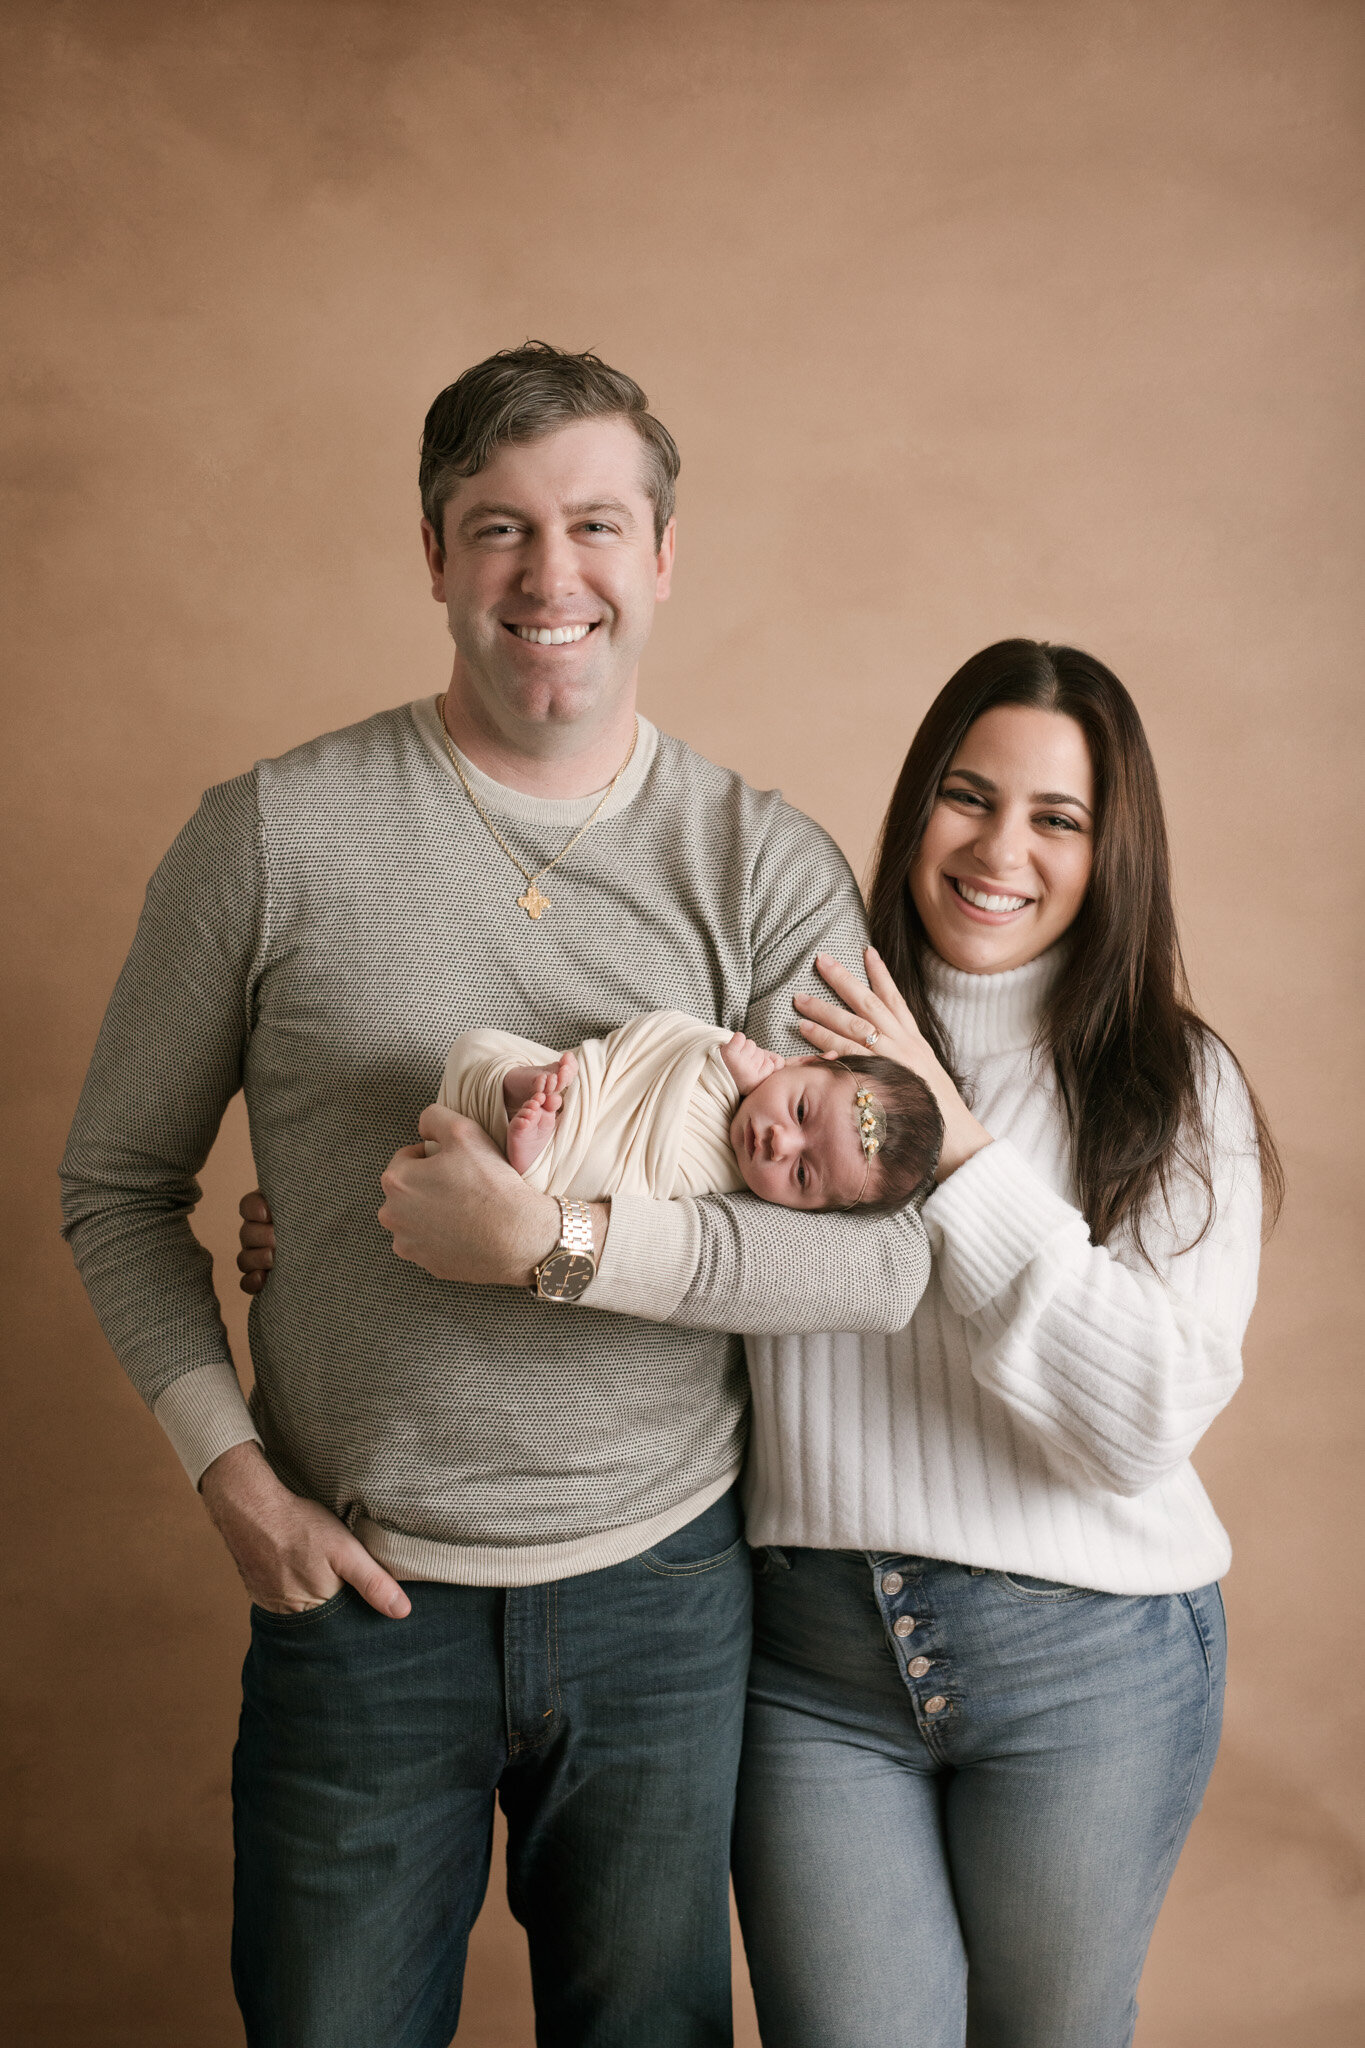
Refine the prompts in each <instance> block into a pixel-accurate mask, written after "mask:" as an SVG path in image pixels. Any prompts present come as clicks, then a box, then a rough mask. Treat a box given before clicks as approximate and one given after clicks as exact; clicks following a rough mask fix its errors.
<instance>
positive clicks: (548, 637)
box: [502, 619, 601, 647]
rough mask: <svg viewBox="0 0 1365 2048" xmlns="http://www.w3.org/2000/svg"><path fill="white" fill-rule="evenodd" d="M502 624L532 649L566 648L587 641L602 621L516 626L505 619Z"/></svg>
mask: <svg viewBox="0 0 1365 2048" xmlns="http://www.w3.org/2000/svg"><path fill="white" fill-rule="evenodd" d="M502 623H503V625H504V626H506V628H507V630H508V632H509V633H515V634H516V636H517V638H518V640H525V641H526V642H527V644H528V645H529V646H531V647H565V646H569V645H572V643H573V642H574V641H576V640H586V639H587V637H588V635H589V633H592V632H595V631H596V629H597V627H598V626H599V625H600V624H601V620H600V619H593V620H591V621H590V622H589V623H588V624H587V625H582V626H516V625H513V623H512V621H511V620H510V619H504V620H503V621H502Z"/></svg>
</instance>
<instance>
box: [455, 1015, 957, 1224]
mask: <svg viewBox="0 0 1365 2048" xmlns="http://www.w3.org/2000/svg"><path fill="white" fill-rule="evenodd" d="M874 1083H875V1089H874V1086H873V1084H874ZM440 1100H441V1102H442V1103H443V1104H444V1106H445V1107H446V1108H447V1109H452V1110H454V1111H455V1112H456V1113H457V1114H458V1115H460V1116H467V1117H469V1118H471V1119H472V1120H473V1121H474V1122H475V1123H478V1124H481V1125H482V1126H483V1128H484V1130H486V1131H487V1132H488V1134H489V1136H490V1137H491V1138H492V1139H493V1140H494V1141H495V1143H497V1144H498V1145H499V1146H501V1148H502V1150H503V1151H504V1152H506V1153H507V1155H508V1157H509V1159H510V1160H511V1162H512V1164H513V1165H514V1166H515V1167H516V1168H517V1170H518V1172H520V1173H521V1175H522V1177H523V1178H524V1179H525V1180H526V1181H527V1182H528V1184H529V1185H530V1186H532V1187H534V1188H536V1189H538V1190H539V1191H540V1192H541V1193H543V1194H548V1195H557V1196H560V1197H562V1198H576V1199H577V1200H579V1201H601V1200H604V1199H606V1198H607V1197H609V1196H611V1195H614V1194H633V1195H646V1196H649V1197H650V1198H652V1199H653V1200H655V1201H664V1202H666V1201H672V1200H675V1199H677V1198H680V1197H683V1196H689V1195H707V1194H728V1193H732V1192H734V1191H735V1190H737V1189H739V1188H742V1187H748V1188H749V1189H751V1190H752V1192H753V1193H755V1194H757V1195H759V1196H761V1197H762V1199H763V1200H765V1201H770V1202H776V1203H779V1204H781V1205H782V1206H784V1207H789V1208H798V1209H800V1208H806V1209H824V1208H854V1207H860V1206H861V1207H875V1208H881V1209H887V1208H898V1207H900V1206H901V1205H902V1204H903V1203H905V1202H907V1201H909V1200H911V1199H912V1198H913V1197H914V1196H915V1195H916V1194H917V1193H919V1192H921V1191H922V1190H923V1189H924V1188H925V1187H926V1186H927V1184H928V1181H929V1177H930V1176H931V1175H932V1173H933V1169H934V1166H935V1164H936V1163H937V1160H938V1151H939V1145H940V1142H941V1139H942V1134H943V1125H942V1120H941V1118H940V1116H939V1112H938V1106H937V1104H936V1103H935V1101H934V1099H933V1096H932V1095H931V1093H930V1091H929V1089H928V1088H927V1086H926V1085H925V1083H924V1082H923V1081H922V1080H921V1079H920V1078H919V1076H918V1075H916V1074H912V1073H910V1072H909V1071H908V1070H907V1069H906V1068H904V1067H901V1066H898V1065H897V1064H896V1063H895V1062H893V1061H890V1060H887V1059H878V1058H874V1057H872V1056H871V1055H868V1056H859V1057H853V1058H850V1059H845V1060H840V1061H837V1062H833V1063H831V1062H828V1061H825V1060H822V1059H819V1058H815V1057H811V1058H806V1059H797V1060H784V1059H783V1058H781V1057H780V1055H778V1054H777V1053H772V1052H767V1051H765V1050H764V1049H763V1048H762V1047H761V1046H757V1045H754V1044H753V1043H752V1042H751V1041H750V1040H749V1039H747V1038H745V1037H744V1035H743V1033H742V1032H730V1031H726V1030H724V1029H722V1028H721V1027H719V1026H717V1025H714V1024H704V1023H702V1022H700V1021H699V1020H698V1019H697V1018H695V1017H689V1016H686V1015H684V1014H683V1013H682V1012H681V1011H679V1010H658V1011H652V1012H651V1013H650V1014H649V1015H647V1016H643V1017H633V1018H631V1020H630V1021H629V1022H628V1023H625V1024H622V1025H621V1026H620V1027H619V1028H618V1029H617V1030H615V1031H611V1032H608V1033H607V1035H606V1036H605V1037H604V1038H590V1039H588V1040H587V1041H586V1042H585V1043H584V1044H583V1045H580V1046H578V1047H576V1048H575V1050H574V1052H573V1053H572V1054H571V1055H570V1054H564V1053H560V1052H556V1051H555V1050H554V1049H553V1048H551V1047H549V1046H545V1045H537V1044H536V1043H535V1041H534V1040H532V1039H527V1038H520V1037H516V1036H514V1035H513V1034H512V1033H511V1032H507V1031H492V1030H482V1031H468V1032H466V1033H465V1034H464V1035H463V1036H462V1037H461V1038H458V1039H456V1041H455V1044H454V1045H453V1046H452V1047H451V1051H450V1056H449V1058H448V1060H447V1061H446V1069H445V1074H444V1077H443V1079H442V1082H441V1094H440ZM509 1132H510V1136H509Z"/></svg>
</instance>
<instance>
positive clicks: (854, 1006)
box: [792, 946, 991, 1180]
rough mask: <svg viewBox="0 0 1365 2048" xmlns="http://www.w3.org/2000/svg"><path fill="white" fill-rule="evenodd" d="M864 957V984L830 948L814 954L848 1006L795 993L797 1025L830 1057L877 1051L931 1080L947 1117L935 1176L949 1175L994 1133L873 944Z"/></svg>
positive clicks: (936, 1097)
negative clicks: (956, 1082) (935, 1049)
mask: <svg viewBox="0 0 1365 2048" xmlns="http://www.w3.org/2000/svg"><path fill="white" fill-rule="evenodd" d="M863 958H864V960H865V961H866V963H867V978H868V982H869V983H870V984H871V986H870V987H864V986H863V984H862V982H860V981H859V980H858V977H857V976H856V975H854V974H850V973H849V971H848V969H847V968H846V967H843V966H841V965H840V963H839V962H838V961H837V960H834V959H832V958H831V957H830V955H829V954H828V953H817V954H816V956H815V965H816V968H817V969H818V971H819V973H820V977H821V979H822V980H823V981H827V982H828V983H829V985H830V987H831V988H832V989H833V990H834V993H835V994H836V995H837V996H838V997H839V998H840V999H841V1001H842V1002H843V1004H844V1005H845V1007H844V1008H842V1009H841V1008H840V1007H839V1005H838V1004H836V1003H831V1002H829V1001H828V1000H827V999H826V998H825V997H824V996H794V997H793V998H792V1000H793V1002H794V1003H795V1005H796V1008H797V1009H798V1010H799V1011H800V1013H801V1020H802V1021H801V1023H800V1025H799V1026H798V1027H797V1028H798V1029H799V1031H800V1033H801V1036H802V1037H803V1038H804V1039H805V1040H806V1041H807V1043H808V1044H810V1045H813V1046H814V1047H815V1048H816V1050H817V1052H820V1053H823V1054H824V1056H825V1058H826V1059H831V1060H834V1059H844V1058H846V1057H847V1056H848V1055H849V1054H850V1053H861V1052H875V1053H877V1054H878V1055H879V1057H881V1058H883V1059H889V1060H898V1061H899V1062H900V1064H901V1066H903V1067H908V1068H909V1069H910V1071H911V1073H912V1074H918V1075H919V1077H920V1079H921V1080H922V1081H924V1082H926V1083H927V1084H928V1086H929V1088H930V1089H931V1090H932V1092H933V1096H934V1100H935V1101H936V1102H937V1104H938V1106H939V1110H940V1112H941V1114H942V1117H943V1151H942V1153H941V1155H940V1157H939V1162H938V1169H937V1174H936V1178H937V1179H938V1180H946V1179H947V1178H948V1175H949V1174H950V1173H955V1172H956V1171H957V1169H958V1167H959V1166H961V1165H962V1163H963V1161H964V1160H967V1159H970V1158H971V1157H972V1155H973V1153H975V1152H980V1151H981V1149H982V1147H983V1146H986V1145H989V1144H990V1142H991V1134H990V1132H989V1131H988V1130H986V1128H985V1127H984V1125H982V1124H979V1123H978V1122H977V1120H976V1118H975V1117H974V1116H973V1115H972V1113H971V1111H970V1110H969V1109H968V1107H967V1105H966V1103H965V1102H964V1101H963V1100H962V1097H961V1096H960V1095H959V1094H958V1092H957V1089H956V1088H955V1087H954V1086H953V1082H952V1077H951V1075H949V1074H948V1073H946V1072H945V1070H944V1069H943V1067H942V1066H940V1064H939V1062H938V1061H937V1060H936V1059H935V1058H934V1055H933V1053H932V1051H931V1050H930V1048H929V1045H928V1042H927V1041H926V1039H925V1036H924V1033H923V1032H922V1031H921V1030H920V1028H919V1025H918V1024H917V1023H916V1022H915V1020H914V1018H913V1017H912V1016H911V1014H910V1009H909V1005H908V1004H907V1003H906V1000H905V998H904V996H903V995H902V994H901V992H900V990H899V989H898V988H897V987H896V984H895V982H894V981H893V980H892V979H891V976H890V975H889V974H888V973H887V970H886V967H885V965H884V964H883V962H882V958H881V955H880V954H879V953H878V952H877V951H876V949H875V947H872V946H867V947H865V948H864V949H863ZM869 1038H871V1040H872V1042H871V1043H870V1044H869V1042H868V1041H869Z"/></svg>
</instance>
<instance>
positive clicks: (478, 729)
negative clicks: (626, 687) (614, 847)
mask: <svg viewBox="0 0 1365 2048" xmlns="http://www.w3.org/2000/svg"><path fill="white" fill-rule="evenodd" d="M440 709H441V717H442V719H443V721H444V724H445V729H446V731H447V732H448V733H449V735H450V737H451V739H452V740H453V741H454V743H455V745H456V746H457V747H458V748H459V750H460V752H461V753H462V754H463V755H464V756H465V758H466V760H469V761H472V762H473V764H474V766H475V767H476V768H478V769H480V770H481V771H482V773H483V774H485V775H487V776H488V777H489V778H490V779H491V780H492V781H494V782H500V783H501V784H502V785H503V787H504V788H505V789H515V790H517V791H519V792H520V794H521V795H522V796H541V797H550V798H558V799H559V800H560V801H563V800H565V799H569V798H573V797H577V796H591V795H592V794H593V793H594V792H595V791H596V790H599V789H605V788H606V786H607V784H608V783H609V782H610V781H611V779H612V777H613V776H614V775H615V774H617V773H618V771H619V770H620V769H621V768H622V767H623V766H624V764H625V761H626V757H627V755H628V754H629V752H630V749H631V747H632V746H633V744H634V741H635V692H634V690H633V689H632V690H631V691H630V692H629V694H628V697H627V698H626V699H625V700H623V701H622V703H621V704H619V705H618V706H617V707H616V708H615V711H614V712H613V714H612V716H611V717H610V718H608V719H606V720H604V721H603V722H602V723H601V724H600V725H596V724H595V725H593V727H592V728H591V729H590V730H589V731H587V732H581V731H579V730H578V729H577V728H575V727H572V726H558V727H555V728H546V727H538V728H537V729H536V731H535V733H534V735H533V736H531V737H530V743H528V744H523V743H520V742H519V740H518V738H517V737H516V736H515V735H508V734H506V733H502V732H499V731H497V730H496V729H495V728H493V727H492V726H490V725H489V724H488V723H486V722H485V721H484V720H483V719H480V718H478V717H477V716H476V715H474V714H473V713H471V710H470V708H469V707H468V706H467V705H466V704H465V703H464V702H463V701H462V699H461V698H460V697H459V695H458V694H457V692H456V691H455V690H453V689H451V690H447V692H446V694H445V696H444V697H443V698H442V699H441V702H440Z"/></svg>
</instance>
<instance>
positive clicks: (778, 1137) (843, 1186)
mask: <svg viewBox="0 0 1365 2048" xmlns="http://www.w3.org/2000/svg"><path fill="white" fill-rule="evenodd" d="M859 1094H864V1095H866V1096H867V1097H868V1098H869V1100H868V1101H866V1102H864V1103H862V1104H859V1103H858V1101H857V1097H858V1096H859ZM730 1143H731V1144H732V1145H733V1147H734V1151H735V1157H736V1159H737V1160H738V1161H739V1170H740V1172H741V1173H742V1174H743V1176H744V1180H745V1183H746V1185H747V1186H748V1187H750V1188H752V1190H753V1192H754V1193H755V1194H756V1195H761V1196H762V1198H763V1200H764V1201H765V1202H777V1203H779V1204H780V1205H781V1207H782V1208H784V1209H901V1208H904V1206H905V1204H906V1203H907V1202H908V1201H911V1200H912V1199H913V1197H914V1196H915V1195H917V1194H918V1193H919V1191H920V1189H921V1188H923V1187H925V1186H926V1185H927V1183H928V1182H929V1180H930V1177H931V1176H932V1174H933V1171H934V1168H935V1167H936V1166H937V1164H938V1155H939V1147H940V1146H941V1145H942V1143H943V1118H942V1117H941V1116H940V1115H939V1109H938V1104H937V1103H936V1102H935V1101H934V1098H933V1096H932V1094H931V1093H930V1091H929V1089H928V1087H927V1085H926V1084H925V1083H924V1082H923V1081H921V1079H920V1077H919V1075H918V1074H912V1073H911V1072H910V1070H909V1069H908V1068H907V1067H902V1066H900V1065H899V1064H898V1063H897V1062H896V1061H895V1060H885V1059H878V1058H877V1057H876V1056H875V1055H874V1054H872V1053H860V1054H857V1055H856V1056H852V1057H850V1058H848V1059H846V1060H837V1061H836V1060H823V1059H808V1060H794V1061H792V1062H790V1063H789V1064H788V1065H787V1066H785V1067H779V1068H778V1069H777V1071H776V1073H773V1074H769V1076H768V1078H767V1080H766V1081H760V1082H759V1084H758V1086H757V1088H754V1089H752V1090H751V1091H750V1093H749V1094H748V1095H746V1096H745V1097H744V1099H743V1101H742V1102H741V1103H740V1105H739V1108H738V1110H737V1111H736V1112H735V1117H734V1121H733V1122H732V1123H731V1125H730Z"/></svg>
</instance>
